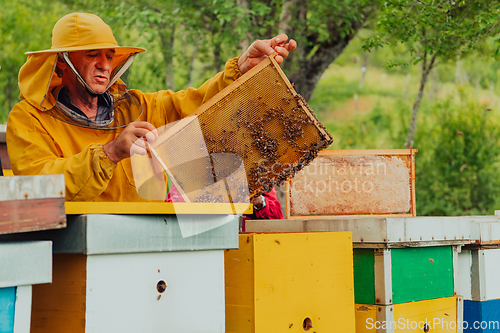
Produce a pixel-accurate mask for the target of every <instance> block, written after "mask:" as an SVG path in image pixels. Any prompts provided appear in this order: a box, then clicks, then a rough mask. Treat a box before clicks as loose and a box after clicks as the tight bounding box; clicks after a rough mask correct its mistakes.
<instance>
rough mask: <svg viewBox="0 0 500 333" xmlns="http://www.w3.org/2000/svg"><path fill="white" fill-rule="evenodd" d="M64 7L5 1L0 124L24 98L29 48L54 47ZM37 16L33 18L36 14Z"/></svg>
mask: <svg viewBox="0 0 500 333" xmlns="http://www.w3.org/2000/svg"><path fill="white" fill-rule="evenodd" d="M63 10H64V7H61V6H60V5H59V6H56V5H54V4H53V3H51V2H49V3H47V2H45V1H42V0H22V1H21V0H18V1H5V2H4V3H3V4H2V9H1V10H0V45H2V52H0V123H4V122H6V121H7V116H8V114H9V112H10V110H11V108H12V107H13V106H14V104H15V103H17V102H18V101H20V98H19V88H18V84H17V77H18V73H19V69H20V68H21V66H22V65H23V64H24V62H25V61H26V58H27V56H26V55H25V54H24V53H25V52H27V51H37V50H42V49H48V48H50V40H51V34H52V28H53V26H54V24H55V22H56V21H57V19H58V18H59V17H60V16H61V15H62V11H63ZM35 16H36V17H37V19H36V20H35V19H33V17H35Z"/></svg>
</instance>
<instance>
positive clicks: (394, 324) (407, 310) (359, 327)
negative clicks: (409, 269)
mask: <svg viewBox="0 0 500 333" xmlns="http://www.w3.org/2000/svg"><path fill="white" fill-rule="evenodd" d="M457 303H458V301H457V298H456V297H445V298H438V299H432V300H425V301H418V302H410V303H401V304H395V305H371V304H356V332H357V333H365V332H378V333H379V332H384V333H396V332H449V333H452V332H459V331H460V330H459V329H457V325H460V322H459V320H457V319H459V318H461V315H460V312H459V311H457ZM460 332H461V331H460Z"/></svg>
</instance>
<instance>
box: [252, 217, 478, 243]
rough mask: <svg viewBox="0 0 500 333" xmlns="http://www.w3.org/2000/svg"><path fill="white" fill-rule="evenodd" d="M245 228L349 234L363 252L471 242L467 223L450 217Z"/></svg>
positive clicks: (305, 221)
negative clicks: (385, 248) (350, 233)
mask: <svg viewBox="0 0 500 333" xmlns="http://www.w3.org/2000/svg"><path fill="white" fill-rule="evenodd" d="M245 228H246V231H247V232H305V231H307V232H311V231H351V232H352V239H353V243H354V246H355V247H366V248H379V247H398V246H413V247H415V246H416V247H419V246H432V245H448V244H457V245H460V244H467V243H469V242H470V230H469V222H468V221H467V220H466V219H462V217H450V216H448V217H427V216H422V217H405V218H403V217H380V216H374V217H371V216H363V217H359V218H350V219H349V218H344V217H334V218H327V217H322V218H318V219H311V218H310V217H307V218H301V219H292V220H252V221H246V223H245ZM377 244H380V245H377ZM381 245H382V246H381Z"/></svg>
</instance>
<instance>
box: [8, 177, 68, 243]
mask: <svg viewBox="0 0 500 333" xmlns="http://www.w3.org/2000/svg"><path fill="white" fill-rule="evenodd" d="M0 212H2V213H1V214H0V234H10V233H17V232H27V231H36V230H46V229H56V228H64V227H65V226H66V214H65V211H64V176H63V175H43V176H15V177H0Z"/></svg>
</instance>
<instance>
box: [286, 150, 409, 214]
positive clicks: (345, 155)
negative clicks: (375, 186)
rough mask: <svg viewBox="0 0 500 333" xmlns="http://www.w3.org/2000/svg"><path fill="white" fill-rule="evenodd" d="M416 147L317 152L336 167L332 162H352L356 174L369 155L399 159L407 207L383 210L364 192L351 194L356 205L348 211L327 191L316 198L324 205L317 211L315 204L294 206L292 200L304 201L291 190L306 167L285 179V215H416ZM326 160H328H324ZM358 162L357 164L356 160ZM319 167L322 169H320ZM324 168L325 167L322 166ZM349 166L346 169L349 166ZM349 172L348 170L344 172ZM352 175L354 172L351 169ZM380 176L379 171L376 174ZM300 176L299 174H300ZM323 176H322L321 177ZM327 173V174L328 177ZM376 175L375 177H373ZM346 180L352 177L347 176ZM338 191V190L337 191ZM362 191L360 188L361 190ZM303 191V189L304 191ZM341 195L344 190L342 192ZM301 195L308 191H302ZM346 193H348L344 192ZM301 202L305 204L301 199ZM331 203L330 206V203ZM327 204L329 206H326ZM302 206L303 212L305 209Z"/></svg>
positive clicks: (296, 202)
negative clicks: (400, 209)
mask: <svg viewBox="0 0 500 333" xmlns="http://www.w3.org/2000/svg"><path fill="white" fill-rule="evenodd" d="M417 151H418V150H417V149H385V150H384V149H364V150H324V151H321V152H319V153H318V157H319V158H321V157H323V158H324V159H331V163H330V164H332V165H333V167H335V166H334V165H335V164H338V163H345V164H352V163H355V166H354V170H355V172H356V174H355V176H357V171H358V170H359V171H360V173H361V170H362V167H361V166H360V167H359V169H356V168H357V166H359V164H362V163H363V159H364V161H365V162H364V163H366V161H367V160H369V159H371V158H378V159H381V161H384V160H386V159H394V160H395V161H397V162H399V164H401V165H403V166H404V167H405V172H406V174H405V175H404V176H403V178H404V179H402V181H403V182H404V184H403V187H404V188H405V190H406V192H407V196H408V198H407V199H408V201H407V203H406V205H407V209H406V211H398V210H391V209H392V208H393V207H389V208H388V209H385V211H384V210H383V209H382V210H381V209H379V208H377V209H375V206H376V205H375V202H373V201H371V199H372V198H370V197H369V196H366V195H363V194H362V193H360V194H359V195H358V197H357V198H356V197H353V198H354V200H356V202H355V204H356V205H357V206H359V207H357V208H356V210H354V209H353V210H351V211H349V208H345V207H341V208H339V207H340V205H337V206H336V203H335V202H334V198H333V196H331V195H330V196H328V195H322V198H319V199H318V201H321V200H322V201H324V205H323V206H324V207H323V208H322V209H323V210H322V212H321V213H318V212H316V211H315V209H316V208H315V207H314V208H310V207H306V208H304V207H302V208H303V209H302V211H300V209H297V207H295V208H294V200H295V204H296V205H298V204H299V203H300V204H302V203H303V202H302V201H301V200H298V199H300V198H299V195H298V194H297V191H293V186H294V181H295V182H297V183H298V181H299V180H300V181H304V179H302V178H303V174H305V173H306V172H307V173H310V172H311V171H310V170H308V169H304V170H303V171H302V173H299V174H297V175H296V177H295V178H293V179H291V180H289V181H287V182H286V183H285V200H286V218H287V219H294V218H295V219H303V218H305V217H307V218H311V219H317V218H320V219H321V218H325V217H332V216H335V217H349V218H352V217H363V216H367V215H370V216H381V217H383V216H386V217H387V216H389V217H390V216H392V217H404V216H416V214H417V213H416V199H415V153H416V152H417ZM319 161H320V159H318V160H316V161H315V162H314V163H319ZM326 163H327V164H328V162H326ZM356 163H358V164H356ZM312 167H313V165H310V166H309V168H312ZM320 170H321V169H320ZM324 170H326V169H324ZM348 170H349V169H348ZM347 173H348V172H347ZM351 176H353V173H352V172H351ZM377 176H379V175H377ZM300 177H302V178H300ZM321 177H323V178H321ZM328 177H330V178H328ZM375 178H376V177H375ZM317 179H320V180H321V179H322V180H324V181H325V182H327V183H328V182H332V178H331V175H329V174H328V173H327V172H325V174H324V175H320V177H319V178H318V177H317ZM345 179H347V180H346V181H351V180H349V179H348V178H345ZM389 187H390V185H389ZM337 192H338V191H337ZM360 192H361V191H360ZM304 193H306V192H304ZM342 194H343V195H344V193H342ZM303 195H307V193H306V194H303ZM384 195H386V196H387V198H386V199H390V198H391V195H392V196H394V195H395V194H393V193H384ZM345 196H347V195H345ZM304 205H307V204H305V203H304ZM329 205H330V206H329ZM328 206H329V207H328ZM304 209H305V213H304ZM318 211H319V210H318Z"/></svg>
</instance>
